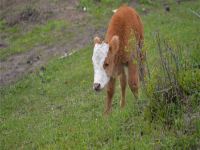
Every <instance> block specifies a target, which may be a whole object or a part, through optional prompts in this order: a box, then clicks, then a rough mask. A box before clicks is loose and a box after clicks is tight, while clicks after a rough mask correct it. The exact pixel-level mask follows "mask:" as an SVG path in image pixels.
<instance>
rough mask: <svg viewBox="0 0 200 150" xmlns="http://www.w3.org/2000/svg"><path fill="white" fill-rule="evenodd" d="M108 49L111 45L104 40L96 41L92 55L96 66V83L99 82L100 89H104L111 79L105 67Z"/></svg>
mask: <svg viewBox="0 0 200 150" xmlns="http://www.w3.org/2000/svg"><path fill="white" fill-rule="evenodd" d="M108 50H109V45H108V44H106V43H104V42H103V43H101V44H98V43H96V44H95V46H94V51H93V56H92V62H93V66H94V83H99V84H100V89H103V88H104V87H105V85H106V84H107V83H108V81H109V79H110V78H109V77H108V76H107V74H106V72H105V70H104V68H103V64H104V61H105V58H106V57H107V54H108Z"/></svg>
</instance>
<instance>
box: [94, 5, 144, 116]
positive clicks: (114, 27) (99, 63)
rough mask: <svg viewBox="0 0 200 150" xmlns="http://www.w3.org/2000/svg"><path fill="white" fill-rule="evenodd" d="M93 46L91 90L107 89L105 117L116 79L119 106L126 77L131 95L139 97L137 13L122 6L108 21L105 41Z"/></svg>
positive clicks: (140, 40) (140, 35)
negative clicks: (117, 82)
mask: <svg viewBox="0 0 200 150" xmlns="http://www.w3.org/2000/svg"><path fill="white" fill-rule="evenodd" d="M94 43H95V46H94V51H93V56H92V61H93V66H94V84H93V89H94V90H95V91H101V90H102V89H103V88H104V87H107V99H106V104H105V105H106V107H105V114H108V113H109V112H110V111H111V106H112V97H113V94H114V89H115V81H116V78H117V77H118V76H119V79H120V85H121V101H120V106H121V107H124V106H125V90H126V84H127V77H126V76H128V85H129V87H130V89H131V91H132V93H133V94H134V96H135V97H136V98H137V97H138V88H139V62H141V58H142V53H141V48H142V45H143V25H142V22H141V19H140V17H139V15H138V14H137V12H136V11H135V10H134V9H132V8H130V7H128V6H121V7H120V8H119V9H118V10H117V11H116V12H115V13H114V15H113V16H112V18H111V21H110V23H109V26H108V30H107V33H106V37H105V41H102V40H101V39H100V38H99V37H95V38H94ZM138 58H139V59H138ZM126 68H127V69H126ZM126 71H127V73H126Z"/></svg>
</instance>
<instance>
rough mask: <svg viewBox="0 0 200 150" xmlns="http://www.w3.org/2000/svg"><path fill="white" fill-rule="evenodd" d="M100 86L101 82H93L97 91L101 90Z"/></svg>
mask: <svg viewBox="0 0 200 150" xmlns="http://www.w3.org/2000/svg"><path fill="white" fill-rule="evenodd" d="M100 87H101V84H100V83H94V84H93V89H94V90H95V91H99V90H100Z"/></svg>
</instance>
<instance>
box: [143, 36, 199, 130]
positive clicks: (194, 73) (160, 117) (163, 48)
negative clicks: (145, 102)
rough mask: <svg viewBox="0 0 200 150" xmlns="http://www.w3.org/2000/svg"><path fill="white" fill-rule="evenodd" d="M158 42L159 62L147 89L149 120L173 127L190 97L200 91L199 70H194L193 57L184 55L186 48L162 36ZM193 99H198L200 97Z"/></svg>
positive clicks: (147, 114) (148, 81) (157, 39)
mask: <svg viewBox="0 0 200 150" xmlns="http://www.w3.org/2000/svg"><path fill="white" fill-rule="evenodd" d="M156 43H157V51H158V53H159V60H158V62H157V63H156V67H155V68H154V72H152V74H151V76H150V77H149V78H148V79H147V84H146V87H145V88H146V91H147V92H146V93H147V96H148V97H149V98H150V103H149V106H148V107H147V110H146V117H147V118H148V119H149V120H150V121H151V122H152V121H159V122H162V123H164V125H167V126H168V127H169V128H171V126H172V125H175V124H176V120H177V118H180V117H181V116H182V115H183V112H184V107H185V106H186V105H187V103H188V101H190V100H191V95H193V94H197V93H199V92H200V86H199V83H200V70H199V68H192V67H191V66H192V64H190V63H188V62H190V57H189V56H188V55H187V56H185V55H184V50H183V48H181V47H176V46H174V47H173V46H171V45H172V44H171V43H170V42H169V41H166V40H161V38H160V36H159V34H157V35H156ZM185 62H187V63H185ZM186 64H187V65H186ZM194 97H196V99H197V100H198V96H193V98H194ZM197 104H199V103H198V102H197Z"/></svg>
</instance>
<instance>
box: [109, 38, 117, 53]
mask: <svg viewBox="0 0 200 150" xmlns="http://www.w3.org/2000/svg"><path fill="white" fill-rule="evenodd" d="M109 46H110V50H111V52H117V51H118V50H119V37H118V36H117V35H114V36H113V37H112V39H111V41H110V44H109Z"/></svg>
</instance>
